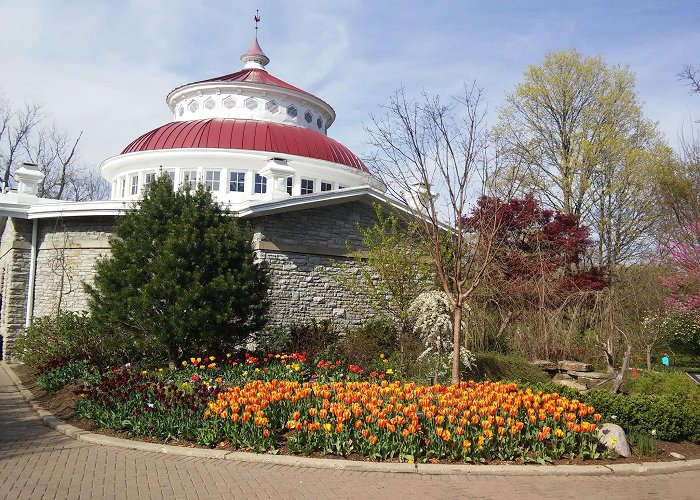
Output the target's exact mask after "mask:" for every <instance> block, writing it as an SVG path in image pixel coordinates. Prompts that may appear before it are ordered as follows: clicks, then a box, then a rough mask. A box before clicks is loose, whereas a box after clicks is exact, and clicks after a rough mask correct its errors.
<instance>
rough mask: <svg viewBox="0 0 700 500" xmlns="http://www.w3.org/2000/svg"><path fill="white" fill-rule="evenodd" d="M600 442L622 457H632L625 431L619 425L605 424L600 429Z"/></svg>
mask: <svg viewBox="0 0 700 500" xmlns="http://www.w3.org/2000/svg"><path fill="white" fill-rule="evenodd" d="M598 441H600V443H602V444H604V445H605V446H607V447H608V448H610V449H612V450H615V451H616V452H617V454H618V455H620V456H621V457H625V458H629V457H631V456H632V450H631V449H630V445H629V442H628V441H627V435H626V434H625V431H624V430H623V429H622V427H620V426H619V425H617V424H603V425H601V426H600V427H599V428H598Z"/></svg>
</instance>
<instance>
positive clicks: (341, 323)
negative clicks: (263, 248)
mask: <svg viewBox="0 0 700 500" xmlns="http://www.w3.org/2000/svg"><path fill="white" fill-rule="evenodd" d="M260 257H261V259H262V260H264V261H265V262H266V263H267V267H268V271H269V272H270V278H271V282H272V286H271V289H270V299H271V304H270V321H269V324H270V325H271V326H290V325H291V324H294V323H297V324H304V323H309V322H311V321H312V320H317V321H321V320H326V319H328V320H331V322H332V324H333V326H334V327H335V328H338V329H341V330H342V329H346V328H349V327H353V326H359V325H361V324H362V322H363V321H364V320H366V319H367V318H368V317H370V316H372V315H373V314H374V311H372V310H371V308H370V307H369V306H367V305H366V304H364V303H363V302H362V300H361V298H359V297H353V296H352V295H350V294H348V293H347V292H346V291H344V290H342V289H341V288H339V287H338V285H337V284H336V283H335V282H334V281H333V280H332V278H331V275H332V274H333V273H334V272H336V268H335V266H334V264H333V262H332V261H331V259H330V258H329V257H326V256H323V255H310V254H303V253H292V252H290V253H280V252H260ZM333 260H335V261H336V262H339V261H342V260H345V259H342V258H335V259H333Z"/></svg>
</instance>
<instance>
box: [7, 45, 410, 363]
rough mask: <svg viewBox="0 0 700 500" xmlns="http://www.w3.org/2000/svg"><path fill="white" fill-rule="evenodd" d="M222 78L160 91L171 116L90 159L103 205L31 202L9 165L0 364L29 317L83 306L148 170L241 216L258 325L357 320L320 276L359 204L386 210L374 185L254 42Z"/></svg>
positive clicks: (346, 238) (357, 312) (329, 115)
mask: <svg viewBox="0 0 700 500" xmlns="http://www.w3.org/2000/svg"><path fill="white" fill-rule="evenodd" d="M241 61H242V62H243V68H242V69H241V70H240V71H237V72H235V73H232V74H228V75H224V76H220V77H216V78H210V79H207V80H202V81H198V82H194V83H189V84H186V85H183V86H181V87H178V88H176V89H175V90H173V91H171V92H170V93H169V94H168V95H167V97H166V103H167V105H168V107H169V108H170V110H171V112H172V113H173V121H172V122H170V123H167V124H165V125H162V126H160V127H158V128H156V129H155V130H152V131H150V132H147V133H145V134H143V135H142V136H140V137H138V138H137V139H135V140H134V141H133V142H131V144H129V145H127V146H126V147H125V148H124V150H123V151H122V152H121V154H119V155H117V156H114V157H111V158H109V159H107V160H105V161H104V162H103V163H102V166H101V171H102V175H103V176H104V178H105V179H106V180H107V181H108V182H109V183H110V185H111V195H110V199H109V200H104V201H93V202H69V201H58V200H50V199H44V198H40V197H37V195H36V193H37V186H38V184H39V183H40V182H41V179H42V178H43V174H42V173H41V172H39V170H38V169H37V168H36V166H32V165H26V164H25V165H23V166H22V167H21V168H19V169H17V171H16V172H15V176H14V177H15V180H16V182H17V189H16V190H11V191H8V192H5V193H3V194H0V234H1V237H0V300H1V302H0V335H1V336H2V341H3V347H2V353H3V357H4V358H11V357H12V345H13V340H14V338H16V336H17V335H18V334H19V333H20V332H21V331H22V330H23V329H24V328H26V327H27V326H28V325H29V324H30V323H31V321H32V318H35V317H39V316H46V315H52V314H56V313H57V312H58V311H59V310H74V311H78V310H83V309H85V308H86V304H87V302H86V300H87V297H86V295H85V293H84V291H83V287H82V283H83V282H91V280H92V279H93V276H94V266H95V262H96V260H97V259H98V258H100V257H101V256H104V255H106V254H108V253H109V243H108V239H109V236H110V234H111V230H112V227H113V225H114V221H115V217H116V216H117V215H119V214H120V213H123V211H124V210H125V209H128V208H130V207H132V206H133V204H134V203H135V202H136V203H137V202H138V200H139V198H141V197H142V196H143V195H144V193H146V192H147V190H148V187H149V184H150V183H151V182H153V181H154V179H155V178H156V176H157V175H168V176H170V178H171V179H172V180H173V183H174V185H175V188H177V187H179V186H181V185H183V184H185V185H188V184H189V185H190V186H191V187H192V188H194V187H195V186H196V185H197V183H203V184H204V185H205V187H206V189H208V190H210V191H211V192H212V194H213V195H214V197H215V199H216V200H217V201H218V202H221V203H223V204H225V205H226V206H227V208H228V209H229V210H230V211H231V213H232V214H234V215H235V216H237V217H240V218H242V219H245V220H247V221H249V222H250V224H251V226H252V228H253V232H254V238H253V248H254V250H255V251H256V253H257V255H258V258H260V259H262V260H265V261H266V262H267V264H268V267H269V270H270V274H271V281H272V287H271V290H270V298H271V308H270V324H271V325H277V326H283V325H289V324H291V323H308V322H310V321H312V320H325V319H330V320H332V321H333V324H334V325H337V326H338V327H339V328H346V327H348V326H351V325H357V324H359V323H360V322H362V321H363V319H365V318H366V316H367V315H369V314H371V311H369V310H368V309H366V308H364V309H363V307H365V306H360V303H361V301H358V300H357V297H350V296H348V295H347V293H346V292H344V291H343V290H341V289H339V288H338V287H337V286H336V284H335V282H333V280H331V279H330V278H329V274H330V273H331V272H332V268H333V265H334V262H337V261H341V260H343V259H346V258H348V257H349V256H350V253H351V251H352V250H353V249H354V250H357V249H362V238H361V235H360V234H359V231H358V224H359V225H360V226H370V225H372V224H373V223H374V220H375V219H374V217H375V216H374V209H373V204H375V203H377V202H379V203H382V204H384V205H385V206H387V205H391V206H394V207H395V208H397V209H399V210H405V209H406V207H404V206H402V205H400V204H396V202H394V201H392V200H390V199H389V198H387V197H386V196H385V194H384V192H385V190H386V188H385V186H384V185H383V184H382V182H381V181H380V180H379V179H377V178H375V177H374V176H372V175H371V173H370V172H369V170H368V169H367V167H366V166H365V164H364V163H363V162H362V160H361V159H360V158H358V157H357V156H356V155H355V154H354V153H353V152H352V151H350V150H349V149H348V148H347V147H345V146H343V145H342V144H341V143H339V142H338V141H335V140H333V139H332V138H330V137H328V129H329V128H330V127H331V125H332V124H333V122H334V121H335V119H336V116H335V111H334V110H333V108H332V107H331V106H330V105H329V104H328V103H326V102H325V101H323V100H322V99H320V98H318V97H316V96H314V95H312V94H310V93H308V92H306V91H304V90H301V89H299V88H297V87H294V86H293V85H290V84H288V83H286V82H284V81H282V80H280V79H279V78H276V77H275V76H273V75H271V74H270V73H268V71H267V70H266V66H267V64H268V63H269V59H268V57H267V56H266V55H265V53H264V52H263V51H262V49H261V48H260V45H259V44H258V41H257V36H256V38H255V40H254V42H253V44H252V45H251V47H250V49H248V51H246V52H245V53H244V54H243V55H242V56H241Z"/></svg>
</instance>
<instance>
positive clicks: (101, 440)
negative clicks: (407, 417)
mask: <svg viewBox="0 0 700 500" xmlns="http://www.w3.org/2000/svg"><path fill="white" fill-rule="evenodd" d="M0 366H2V369H3V370H4V371H5V373H6V374H7V375H8V377H9V378H10V380H12V383H13V384H14V385H15V386H16V387H17V389H18V390H19V392H20V394H21V395H22V397H23V398H24V399H25V401H27V403H29V405H30V406H31V407H32V409H33V410H34V411H35V412H36V413H37V415H38V416H39V418H40V419H41V421H42V423H43V424H44V425H46V426H47V427H50V428H52V429H54V430H55V431H58V432H60V433H61V434H63V435H65V436H67V437H69V438H71V439H75V440H77V441H83V442H85V443H90V444H96V445H101V446H115V447H118V448H125V449H131V450H137V451H146V452H152V453H161V454H167V455H176V456H186V457H197V458H208V459H214V460H217V459H218V460H233V461H237V462H254V463H265V464H270V465H284V466H288V467H309V468H313V469H334V470H346V471H358V472H385V473H395V474H396V473H398V474H421V475H447V474H451V475H454V474H458V475H469V474H471V475H480V476H481V475H491V476H606V475H607V476H609V475H613V476H653V475H658V474H670V473H674V472H686V471H694V470H700V459H694V460H683V461H678V462H641V463H632V464H629V463H628V464H610V465H555V466H542V465H476V464H475V465H462V464H455V465H453V464H408V463H386V462H359V461H353V460H343V459H323V458H311V457H300V456H294V455H272V454H259V453H247V452H243V451H224V450H210V449H206V448H189V447H184V446H173V445H166V444H158V443H147V442H143V441H132V440H130V439H123V438H116V437H112V436H105V435H104V434H97V433H94V432H90V431H86V430H84V429H80V428H79V427H75V426H74V425H71V424H67V423H66V422H64V421H63V420H61V419H59V418H56V417H55V416H54V415H53V413H51V412H49V411H47V410H46V409H45V408H44V407H42V406H41V405H40V404H39V403H38V401H37V400H36V398H35V397H34V395H33V394H32V392H31V391H29V390H28V389H26V388H25V387H24V385H22V382H21V380H20V379H19V377H17V375H15V373H14V371H13V370H12V369H11V368H10V367H9V366H8V363H7V362H6V361H2V362H0Z"/></svg>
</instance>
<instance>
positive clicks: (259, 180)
mask: <svg viewBox="0 0 700 500" xmlns="http://www.w3.org/2000/svg"><path fill="white" fill-rule="evenodd" d="M258 188H259V189H260V190H258ZM253 193H254V194H265V193H267V177H265V176H264V175H260V174H255V183H254V185H253Z"/></svg>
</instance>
